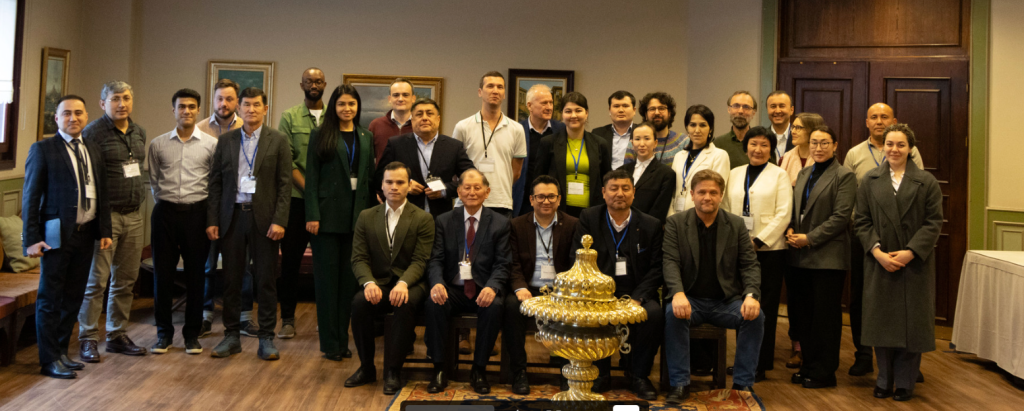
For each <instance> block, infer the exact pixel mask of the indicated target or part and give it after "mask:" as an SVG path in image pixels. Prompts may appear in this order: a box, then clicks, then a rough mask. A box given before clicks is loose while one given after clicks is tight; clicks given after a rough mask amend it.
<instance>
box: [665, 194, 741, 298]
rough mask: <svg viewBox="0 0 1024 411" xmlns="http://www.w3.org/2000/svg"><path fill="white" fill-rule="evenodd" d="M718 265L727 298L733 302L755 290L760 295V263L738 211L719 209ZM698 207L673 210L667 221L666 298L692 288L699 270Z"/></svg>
mask: <svg viewBox="0 0 1024 411" xmlns="http://www.w3.org/2000/svg"><path fill="white" fill-rule="evenodd" d="M715 221H716V222H717V224H718V233H717V235H716V237H717V242H716V243H715V258H716V262H715V268H716V271H717V272H718V283H719V284H721V286H722V292H723V293H724V294H725V298H726V300H728V301H730V302H732V301H736V300H739V299H742V298H744V296H746V295H747V294H754V298H756V299H760V298H761V265H760V264H759V263H758V262H757V253H755V252H754V245H753V244H752V243H751V242H750V235H749V234H747V227H746V226H745V225H744V224H743V219H742V218H740V217H739V216H737V215H733V214H729V213H728V212H726V211H724V210H718V216H717V217H715ZM697 224H704V222H703V221H700V219H699V218H698V217H697V210H695V209H692V208H691V209H688V210H686V212H683V213H678V214H674V215H672V216H671V217H669V218H668V222H667V223H665V288H666V291H667V292H666V293H665V299H666V300H670V299H672V297H673V296H675V295H676V293H680V292H682V293H686V292H687V291H690V288H691V287H693V284H694V283H695V282H696V281H697V273H699V272H700V235H699V234H698V232H697V230H698V228H697Z"/></svg>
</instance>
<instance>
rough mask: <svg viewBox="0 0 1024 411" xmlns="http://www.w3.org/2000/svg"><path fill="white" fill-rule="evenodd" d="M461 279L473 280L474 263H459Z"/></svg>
mask: <svg viewBox="0 0 1024 411" xmlns="http://www.w3.org/2000/svg"><path fill="white" fill-rule="evenodd" d="M459 279H460V280H473V263H471V262H469V261H463V262H461V263H459Z"/></svg>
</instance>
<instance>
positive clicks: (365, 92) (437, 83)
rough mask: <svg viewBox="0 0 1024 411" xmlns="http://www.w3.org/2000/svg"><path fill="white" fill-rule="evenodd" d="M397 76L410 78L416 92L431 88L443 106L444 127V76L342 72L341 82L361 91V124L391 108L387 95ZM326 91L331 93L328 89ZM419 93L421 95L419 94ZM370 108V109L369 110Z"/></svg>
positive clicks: (433, 96)
mask: <svg viewBox="0 0 1024 411" xmlns="http://www.w3.org/2000/svg"><path fill="white" fill-rule="evenodd" d="M397 78H404V79H406V80H409V82H410V83H412V86H413V92H414V93H422V92H423V91H424V90H430V98H431V99H433V100H434V101H436V102H437V104H438V105H440V106H441V108H440V109H439V110H438V114H439V115H440V116H441V124H439V125H438V128H439V129H440V128H441V127H443V126H442V124H444V120H445V119H444V77H428V76H390V75H379V74H342V76H341V82H342V83H343V84H349V85H351V86H353V87H355V88H356V90H358V91H359V98H360V100H362V101H363V110H362V113H361V118H360V119H359V123H360V125H362V126H363V127H367V126H368V125H369V124H370V122H371V121H373V119H374V118H377V117H381V116H383V115H384V114H386V113H387V111H388V110H390V109H391V107H390V106H389V105H388V104H387V95H388V94H390V92H391V90H390V87H391V83H392V82H393V81H395V79H397ZM379 88H383V91H384V93H383V103H381V100H382V97H381V93H380V91H382V90H380V89H379ZM324 93H325V94H330V93H329V92H327V91H325V92H324ZM417 95H418V96H419V94H417ZM420 97H422V96H420ZM368 109H369V111H367V110H368ZM368 114H369V115H368Z"/></svg>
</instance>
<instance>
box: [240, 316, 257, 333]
mask: <svg viewBox="0 0 1024 411" xmlns="http://www.w3.org/2000/svg"><path fill="white" fill-rule="evenodd" d="M238 332H239V333H240V334H242V335H244V336H246V337H259V333H260V325H259V324H256V320H253V319H249V321H243V322H242V328H241V329H240V330H238Z"/></svg>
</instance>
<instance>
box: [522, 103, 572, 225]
mask: <svg viewBox="0 0 1024 411" xmlns="http://www.w3.org/2000/svg"><path fill="white" fill-rule="evenodd" d="M549 121H550V122H551V133H550V134H558V133H563V132H565V123H563V122H561V121H558V120H555V119H551V120H549ZM519 125H521V126H523V132H524V133H525V134H526V153H527V156H526V158H524V159H523V169H522V172H521V173H519V179H518V180H516V181H515V182H514V183H513V184H512V202H513V206H512V215H519V210H520V209H521V208H522V207H523V202H524V201H526V205H530V203H529V200H527V199H526V186H528V185H530V183H531V182H533V179H535V178H537V175H538V174H536V173H534V171H533V168H532V166H531V165H530V155H529V153H530V117H529V116H527V117H526V118H524V119H522V120H519ZM538 143H539V141H538Z"/></svg>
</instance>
